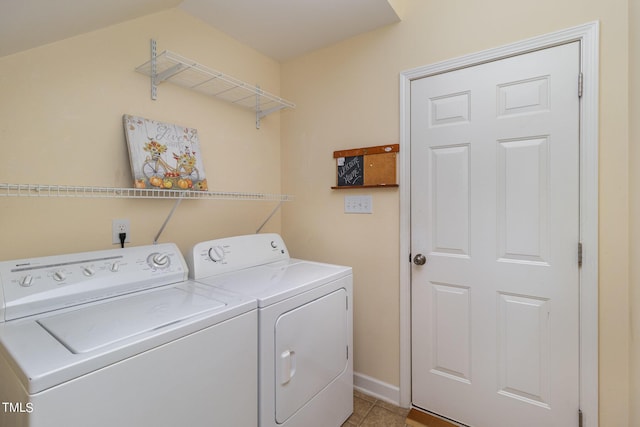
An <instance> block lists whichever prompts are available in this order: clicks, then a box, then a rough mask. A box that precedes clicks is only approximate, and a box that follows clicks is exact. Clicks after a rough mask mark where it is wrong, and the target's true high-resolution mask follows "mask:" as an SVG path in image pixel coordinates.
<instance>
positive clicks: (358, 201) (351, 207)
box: [344, 195, 373, 214]
mask: <svg viewBox="0 0 640 427" xmlns="http://www.w3.org/2000/svg"><path fill="white" fill-rule="evenodd" d="M344 213H358V214H370V213H373V200H372V197H371V196H370V195H369V196H344Z"/></svg>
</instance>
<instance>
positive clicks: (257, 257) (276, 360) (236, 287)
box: [187, 234, 353, 427]
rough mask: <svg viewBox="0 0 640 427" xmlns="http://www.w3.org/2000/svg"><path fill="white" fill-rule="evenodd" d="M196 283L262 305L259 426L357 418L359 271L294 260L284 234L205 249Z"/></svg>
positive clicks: (200, 248)
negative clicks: (356, 284)
mask: <svg viewBox="0 0 640 427" xmlns="http://www.w3.org/2000/svg"><path fill="white" fill-rule="evenodd" d="M187 262H188V263H189V265H190V270H191V271H190V274H191V277H192V278H193V279H194V280H196V281H198V282H200V283H203V284H206V285H210V286H213V287H216V288H218V289H222V290H225V291H229V292H237V293H238V294H240V295H243V296H245V297H251V298H256V299H257V300H258V335H259V357H258V359H259V369H258V371H259V375H260V377H259V404H258V407H259V426H260V427H339V426H341V425H342V423H343V422H344V421H345V420H346V419H347V418H348V417H349V416H350V415H351V413H352V412H353V354H352V353H353V299H352V295H353V274H352V269H351V267H344V266H338V265H331V264H323V263H318V262H312V261H305V260H300V259H294V258H290V256H289V253H288V251H287V248H286V246H285V243H284V241H283V240H282V238H281V237H280V236H279V235H277V234H256V235H248V236H236V237H230V238H223V239H217V240H211V241H208V242H202V243H198V244H196V245H195V246H194V248H193V250H192V251H191V252H190V253H189V254H188V255H187Z"/></svg>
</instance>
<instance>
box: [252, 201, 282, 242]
mask: <svg viewBox="0 0 640 427" xmlns="http://www.w3.org/2000/svg"><path fill="white" fill-rule="evenodd" d="M280 206H282V200H280V203H278V204H277V205H276V207H275V208H273V210H272V211H271V213H270V214H269V216H268V217H267V219H265V220H264V222H263V223H262V224H261V225H260V227H258V229H257V230H256V234H258V233H259V232H260V231H261V230H262V228H263V227H264V226H265V225H267V222H269V220H270V219H271V217H272V216H274V215H275V214H276V212H278V209H280Z"/></svg>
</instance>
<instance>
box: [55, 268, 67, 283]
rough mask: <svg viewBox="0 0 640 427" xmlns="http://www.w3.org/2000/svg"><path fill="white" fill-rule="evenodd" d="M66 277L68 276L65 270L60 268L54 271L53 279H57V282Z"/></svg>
mask: <svg viewBox="0 0 640 427" xmlns="http://www.w3.org/2000/svg"><path fill="white" fill-rule="evenodd" d="M66 278H67V276H65V275H64V272H63V271H60V270H58V271H56V272H55V273H53V280H55V281H56V282H62V281H63V280H64V279H66Z"/></svg>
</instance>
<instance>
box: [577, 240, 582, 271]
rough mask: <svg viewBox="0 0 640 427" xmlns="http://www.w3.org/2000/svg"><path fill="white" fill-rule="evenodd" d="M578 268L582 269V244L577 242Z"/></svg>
mask: <svg viewBox="0 0 640 427" xmlns="http://www.w3.org/2000/svg"><path fill="white" fill-rule="evenodd" d="M578 267H582V242H578Z"/></svg>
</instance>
